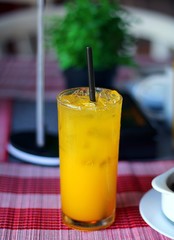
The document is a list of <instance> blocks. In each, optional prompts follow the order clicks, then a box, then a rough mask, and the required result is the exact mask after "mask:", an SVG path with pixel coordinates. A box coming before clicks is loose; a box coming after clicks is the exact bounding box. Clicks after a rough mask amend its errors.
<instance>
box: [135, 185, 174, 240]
mask: <svg viewBox="0 0 174 240" xmlns="http://www.w3.org/2000/svg"><path fill="white" fill-rule="evenodd" d="M139 209H140V214H141V216H142V218H143V219H144V221H145V222H146V223H147V224H148V225H149V226H151V227H152V228H153V229H155V230H156V231H157V232H159V233H161V234H163V235H165V236H166V237H169V238H172V239H173V238H174V223H173V222H171V221H170V220H169V219H167V217H166V216H165V215H164V214H163V212H162V210H161V194H160V193H159V192H157V191H155V190H153V189H151V190H149V191H148V192H147V193H146V194H145V195H144V196H143V197H142V199H141V201H140V206H139Z"/></svg>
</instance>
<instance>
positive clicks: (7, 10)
mask: <svg viewBox="0 0 174 240" xmlns="http://www.w3.org/2000/svg"><path fill="white" fill-rule="evenodd" d="M65 2H66V1H63V0H46V3H45V4H46V5H45V10H44V12H45V15H48V16H51V15H61V14H63V13H64V10H63V6H64V3H65ZM120 4H121V5H123V7H125V8H126V9H127V10H128V11H129V12H130V13H131V14H132V15H133V16H135V17H136V18H137V19H138V23H137V22H135V23H134V24H133V26H131V27H130V31H131V32H132V33H133V34H134V36H135V38H136V45H135V48H134V49H133V53H134V58H135V59H136V61H137V62H138V67H137V68H130V67H124V66H122V67H120V68H119V71H118V75H117V79H116V83H115V84H116V87H117V88H119V89H120V91H123V93H126V94H127V93H129V94H128V95H129V96H128V98H131V99H128V100H127V98H125V99H126V101H128V102H127V105H126V106H125V111H128V112H131V113H130V114H132V115H131V117H130V116H129V117H128V118H127V121H126V117H124V119H123V121H125V123H123V128H124V129H123V128H122V130H123V132H122V138H121V150H120V151H121V153H120V158H121V159H130V160H131V159H147V158H155V159H159V158H169V157H170V156H172V155H173V145H172V131H173V125H172V122H173V121H172V119H173V118H172V117H173V115H172V114H173V112H172V109H173V105H172V104H173V92H174V91H173V88H174V87H173V80H174V77H173V76H174V75H173V66H174V64H173V63H174V2H173V1H172V0H160V1H158V0H153V1H150V0H121V1H120ZM36 8H37V1H36V0H4V1H3V0H0V99H1V101H0V104H1V105H0V123H1V124H0V126H1V128H2V129H0V131H1V132H2V134H3V135H4V140H3V141H2V142H1V145H2V147H1V148H2V149H3V150H1V151H2V154H1V156H2V158H4V159H5V158H8V154H7V147H6V145H7V144H8V142H9V139H10V135H11V134H12V133H13V132H17V131H23V130H26V129H27V130H33V129H35V127H36V123H35V122H36V112H35V91H36V50H37V45H36V38H37V24H36V21H37V11H36ZM46 55H47V56H48V57H47V58H46V59H45V68H44V70H45V113H44V116H45V123H44V124H45V128H46V129H47V131H48V132H51V133H54V134H55V133H57V106H56V101H55V99H56V95H57V93H58V92H59V91H61V90H62V89H64V88H65V85H64V76H63V74H62V72H61V71H60V69H59V66H58V64H57V62H56V59H55V57H54V55H53V53H52V52H47V50H46ZM126 101H125V102H126ZM131 104H132V105H131ZM127 109H128V110H127ZM130 109H131V111H130ZM132 109H133V110H132ZM135 111H136V114H133V112H134V113H135ZM125 116H127V112H126V114H125ZM140 118H143V121H144V126H145V128H143V129H142V128H141V127H140V126H139V125H138V120H137V119H140ZM130 119H131V120H130ZM129 120H130V121H129ZM132 121H133V125H131V122H132ZM135 125H136V126H135ZM140 125H141V124H140ZM2 126H3V127H2ZM126 126H127V127H126ZM125 129H126V131H125ZM135 132H137V135H138V137H137V139H135V141H134V142H133V143H132V145H130V141H131V140H130V139H131V137H132V135H134V133H135ZM139 134H140V138H139ZM135 135H136V134H135ZM140 139H141V141H142V143H141V141H140ZM122 140H123V141H122ZM138 144H139V145H138ZM4 149H5V151H4ZM137 149H138V150H137ZM12 159H13V158H12Z"/></svg>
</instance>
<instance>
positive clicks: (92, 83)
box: [86, 47, 96, 102]
mask: <svg viewBox="0 0 174 240" xmlns="http://www.w3.org/2000/svg"><path fill="white" fill-rule="evenodd" d="M86 54H87V63H88V80H89V98H90V101H91V102H96V99H95V77H94V70H93V60H92V48H91V47H87V48H86Z"/></svg>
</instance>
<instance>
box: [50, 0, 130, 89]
mask: <svg viewBox="0 0 174 240" xmlns="http://www.w3.org/2000/svg"><path fill="white" fill-rule="evenodd" d="M129 25H130V19H129V18H128V13H127V12H126V10H124V9H123V8H122V7H121V6H120V4H119V3H118V2H117V1H116V0H115V1H109V0H72V1H69V2H68V3H66V4H65V15H64V16H63V17H52V18H51V19H50V21H49V24H48V28H47V36H48V39H49V44H50V46H51V47H52V48H53V49H54V52H55V55H56V57H57V60H58V62H59V66H60V68H61V69H62V70H63V72H64V74H65V78H66V80H67V81H68V79H69V77H68V76H67V75H70V77H71V79H70V85H69V84H68V87H75V86H76V85H81V86H85V85H87V83H82V82H80V83H77V80H78V79H80V76H76V73H77V72H78V73H79V74H80V75H81V77H82V78H83V80H86V81H87V67H86V65H87V63H86V47H87V46H91V47H92V48H93V64H94V69H95V78H96V81H97V82H96V86H100V87H101V86H102V87H112V83H109V79H112V76H113V74H115V70H116V69H117V66H118V65H131V64H132V63H133V60H132V56H131V54H130V51H129V50H130V48H131V47H132V46H133V44H134V39H133V37H132V36H131V34H130V33H129ZM108 73H109V75H110V76H108ZM74 74H75V75H74ZM98 75H99V76H98ZM105 75H106V76H105ZM98 77H99V78H100V80H99V81H98ZM105 77H106V79H104V78H105Z"/></svg>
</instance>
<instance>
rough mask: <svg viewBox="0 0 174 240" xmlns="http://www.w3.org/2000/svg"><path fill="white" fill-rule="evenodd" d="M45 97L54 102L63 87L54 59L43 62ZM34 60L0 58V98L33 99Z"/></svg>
mask: <svg viewBox="0 0 174 240" xmlns="http://www.w3.org/2000/svg"><path fill="white" fill-rule="evenodd" d="M44 71H45V79H44V82H45V97H46V99H47V100H55V99H56V95H57V93H58V92H59V91H61V90H63V89H64V87H65V83H64V78H63V75H62V74H61V71H60V70H59V67H58V64H57V62H56V61H55V60H54V59H50V58H46V60H45V66H44ZM36 81H37V74H36V58H34V57H23V58H22V57H6V58H0V97H7V98H11V99H13V98H14V99H27V100H28V99H29V100H33V99H35V95H36Z"/></svg>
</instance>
